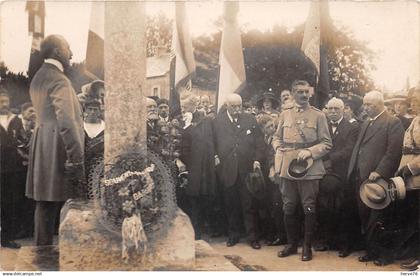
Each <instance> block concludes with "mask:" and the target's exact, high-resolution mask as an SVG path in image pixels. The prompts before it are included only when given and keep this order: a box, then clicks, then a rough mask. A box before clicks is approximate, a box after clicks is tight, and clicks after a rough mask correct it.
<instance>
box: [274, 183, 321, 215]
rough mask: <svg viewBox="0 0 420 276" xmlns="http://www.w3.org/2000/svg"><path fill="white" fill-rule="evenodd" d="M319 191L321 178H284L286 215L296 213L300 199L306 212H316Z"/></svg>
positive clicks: (283, 192)
mask: <svg viewBox="0 0 420 276" xmlns="http://www.w3.org/2000/svg"><path fill="white" fill-rule="evenodd" d="M318 191H319V180H318V179H313V180H290V179H286V178H282V185H281V194H282V198H283V212H284V214H285V215H293V214H295V211H296V208H297V206H298V203H299V199H300V201H301V203H302V206H303V211H304V213H305V214H313V213H315V212H316V210H315V207H316V198H317V196H318Z"/></svg>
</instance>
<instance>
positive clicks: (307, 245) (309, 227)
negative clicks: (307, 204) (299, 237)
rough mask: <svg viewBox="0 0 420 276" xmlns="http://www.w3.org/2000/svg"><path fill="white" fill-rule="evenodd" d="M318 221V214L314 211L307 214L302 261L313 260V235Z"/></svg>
mask: <svg viewBox="0 0 420 276" xmlns="http://www.w3.org/2000/svg"><path fill="white" fill-rule="evenodd" d="M315 223H316V216H315V214H314V213H310V214H305V238H304V242H303V249H302V261H310V260H312V249H311V247H312V236H313V232H314V227H315Z"/></svg>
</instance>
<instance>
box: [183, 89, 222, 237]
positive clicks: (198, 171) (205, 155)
mask: <svg viewBox="0 0 420 276" xmlns="http://www.w3.org/2000/svg"><path fill="white" fill-rule="evenodd" d="M197 106H198V98H196V97H195V96H193V95H190V96H189V97H188V98H186V99H183V100H181V112H182V115H183V117H186V116H185V115H186V114H187V113H190V114H191V115H190V117H191V118H192V119H191V122H190V123H189V124H188V123H187V124H185V122H184V123H183V124H184V129H183V132H182V139H181V156H180V159H181V161H182V162H183V163H184V164H185V166H186V170H187V171H188V184H187V185H186V188H185V194H186V196H187V197H188V202H189V206H190V207H191V208H190V209H189V210H188V211H189V215H190V218H191V222H192V225H193V227H194V231H195V239H196V240H199V239H201V228H202V226H203V225H204V222H205V221H206V220H208V219H209V217H210V212H211V207H212V206H211V205H210V202H211V200H212V199H213V197H214V196H215V195H216V175H215V164H214V154H215V152H214V141H213V131H212V123H211V119H210V118H207V117H206V114H205V112H204V111H198V110H197ZM208 222H209V223H211V222H210V221H208Z"/></svg>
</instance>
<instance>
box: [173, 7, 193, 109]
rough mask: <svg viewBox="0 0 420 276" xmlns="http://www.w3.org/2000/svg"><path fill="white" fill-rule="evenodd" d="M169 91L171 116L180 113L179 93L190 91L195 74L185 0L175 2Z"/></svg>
mask: <svg viewBox="0 0 420 276" xmlns="http://www.w3.org/2000/svg"><path fill="white" fill-rule="evenodd" d="M172 54H173V57H172V62H171V76H172V77H171V80H172V85H171V91H170V96H169V108H170V113H171V116H174V115H177V114H179V113H180V110H181V108H180V102H179V98H180V94H182V92H183V91H191V89H192V83H191V79H192V77H193V76H194V74H195V60H194V52H193V47H192V40H191V36H190V31H189V27H188V20H187V13H186V9H185V2H175V26H174V28H173V35H172Z"/></svg>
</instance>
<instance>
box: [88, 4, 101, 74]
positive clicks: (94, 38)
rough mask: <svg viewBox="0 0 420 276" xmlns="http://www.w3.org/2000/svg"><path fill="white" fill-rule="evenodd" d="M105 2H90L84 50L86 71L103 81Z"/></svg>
mask: <svg viewBox="0 0 420 276" xmlns="http://www.w3.org/2000/svg"><path fill="white" fill-rule="evenodd" d="M104 26H105V2H104V1H95V2H92V5H91V11H90V25H89V34H88V42H87V49H86V70H87V71H88V72H89V73H91V74H93V75H95V76H96V77H97V78H99V79H101V80H103V79H104V33H105V27H104Z"/></svg>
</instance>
